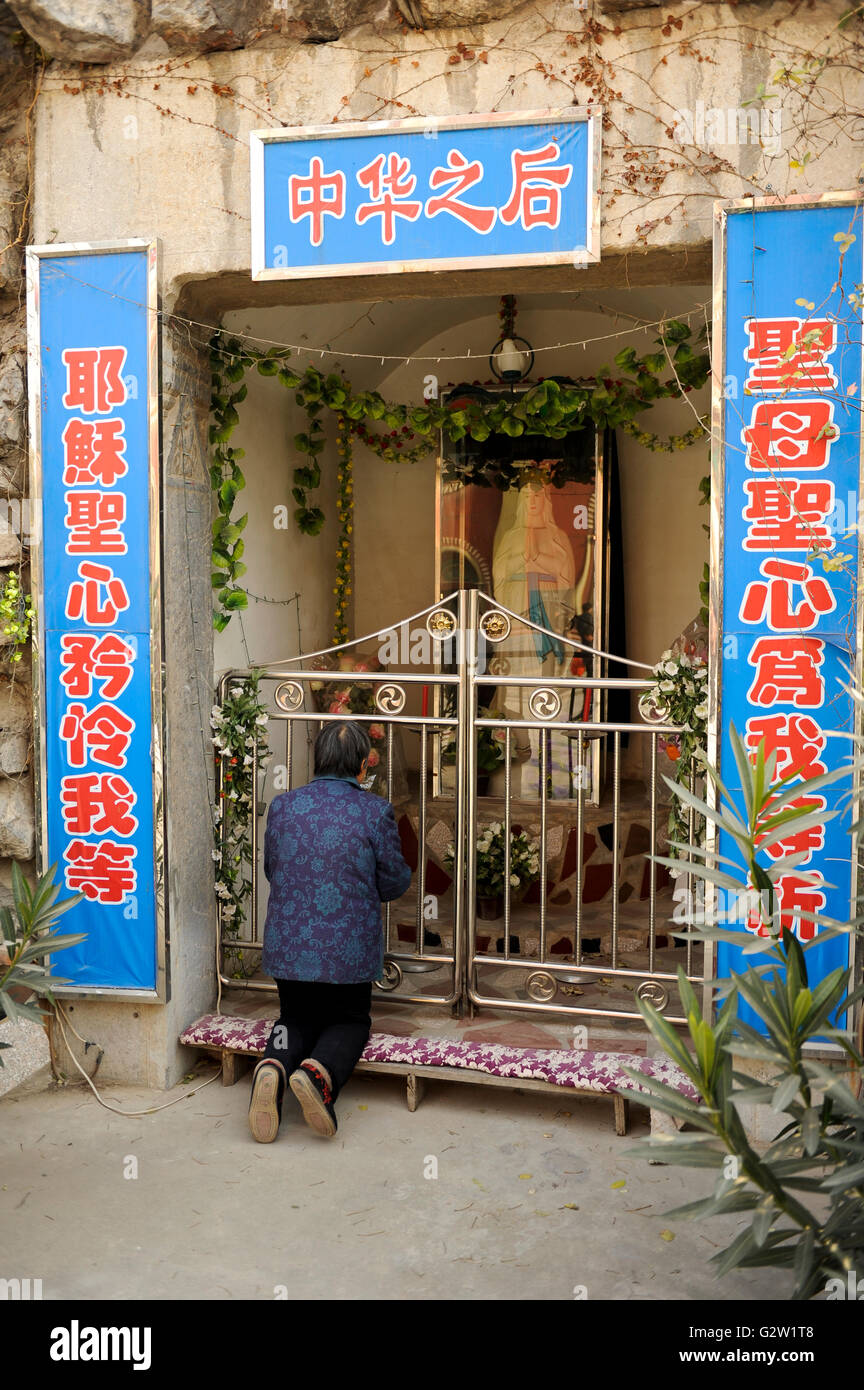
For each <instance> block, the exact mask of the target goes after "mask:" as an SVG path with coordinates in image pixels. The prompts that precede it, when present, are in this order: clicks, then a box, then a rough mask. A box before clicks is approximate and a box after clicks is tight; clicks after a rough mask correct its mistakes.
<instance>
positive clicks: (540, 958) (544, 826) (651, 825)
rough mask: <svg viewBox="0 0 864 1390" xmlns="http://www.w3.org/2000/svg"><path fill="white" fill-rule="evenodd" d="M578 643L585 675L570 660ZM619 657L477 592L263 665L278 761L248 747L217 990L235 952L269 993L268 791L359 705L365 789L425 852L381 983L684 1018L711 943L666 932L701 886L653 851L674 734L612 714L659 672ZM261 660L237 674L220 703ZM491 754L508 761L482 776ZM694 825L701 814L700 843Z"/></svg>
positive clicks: (386, 916) (556, 1009) (231, 974)
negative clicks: (381, 798) (250, 797)
mask: <svg viewBox="0 0 864 1390" xmlns="http://www.w3.org/2000/svg"><path fill="white" fill-rule="evenodd" d="M374 644H377V648H376V650H374V651H373V653H372V659H371V660H370V659H369V653H368V650H367V652H366V657H367V659H366V660H365V661H364V660H358V656H357V654H358V653H362V652H363V649H364V648H366V649H368V648H369V647H370V645H374ZM574 656H575V657H577V658H578V659H579V662H580V664H581V663H582V662H583V661H584V663H585V667H586V670H585V672H580V674H574V673H573V670H572V666H573V661H572V658H573V657H574ZM550 657H551V658H552V659H551V660H550ZM382 658H383V660H382ZM609 659H611V660H615V661H618V660H620V659H619V658H610V657H609V655H608V654H607V653H602V652H597V651H595V650H594V649H592V648H588V647H586V646H585V645H584V644H581V643H579V642H577V641H576V640H575V639H572V638H568V637H564V636H561V635H560V634H558V633H554V632H551V631H549V630H548V629H546V628H544V627H542V626H540V625H539V624H537V623H534V622H532V621H531V620H530V619H527V618H523V617H520V616H519V615H518V614H515V613H512V612H510V611H509V610H508V609H506V608H504V607H502V605H500V604H499V603H497V602H496V601H495V600H493V599H491V598H489V597H488V596H487V595H486V594H484V593H482V592H479V591H477V590H469V589H465V590H460V591H459V592H458V593H455V594H453V595H452V596H451V597H450V598H448V599H446V600H444V601H442V602H439V603H437V604H434V605H432V606H431V607H430V608H428V609H425V610H423V611H422V612H420V613H418V614H414V615H413V616H412V617H411V618H408V619H406V620H405V621H404V622H402V623H400V624H399V625H398V627H394V628H388V629H385V630H383V631H381V632H378V633H373V634H370V635H367V636H366V637H362V638H357V639H354V640H353V641H351V642H347V643H345V644H343V645H342V646H339V647H333V648H330V649H328V650H326V651H323V652H318V653H312V654H310V655H308V656H304V657H302V658H296V659H293V660H291V661H288V662H281V663H277V664H274V665H273V666H268V667H266V668H256V670H255V672H254V673H255V674H257V675H258V676H259V677H260V687H259V688H260V690H261V692H262V698H263V699H264V700H265V702H266V704H267V707H268V720H269V722H268V739H269V746H270V750H271V753H272V755H273V756H272V760H271V762H270V764H269V766H268V767H267V768H266V770H260V769H259V767H258V748H257V745H256V747H255V748H253V750H252V757H253V765H252V770H253V777H254V780H255V785H256V786H257V787H258V796H259V800H258V808H257V809H258V814H257V815H256V816H255V817H254V818H253V825H252V871H251V894H250V897H249V909H248V912H247V919H246V922H245V924H243V925H242V927H241V928H240V930H239V931H238V930H237V929H233V930H229V929H228V927H227V924H226V923H225V922H224V921H221V920H220V926H219V973H220V978H221V981H222V983H223V985H228V986H230V985H236V984H238V982H239V981H238V972H237V970H236V969H232V965H233V966H236V964H237V962H238V961H240V962H245V964H244V965H243V966H242V969H241V971H240V976H241V979H242V983H243V986H244V987H245V988H252V989H263V990H270V989H275V986H274V985H273V983H272V981H270V980H269V979H268V978H267V977H264V976H263V975H261V973H260V971H258V970H257V968H256V953H258V952H260V950H261V946H262V933H263V923H264V916H265V910H266V903H265V894H266V880H265V879H264V875H263V869H262V863H261V860H262V847H263V826H264V818H265V816H266V811H267V807H268V805H269V802H270V800H271V799H272V797H273V795H276V794H278V793H279V792H280V791H281V790H289V789H290V788H292V787H296V786H300V785H302V784H303V783H305V782H306V781H308V780H309V778H310V777H311V775H312V767H311V746H312V743H313V742H314V738H315V735H316V734H317V732H318V730H319V729H320V728H322V727H323V725H324V723H325V722H327V721H328V720H338V719H344V718H346V717H347V718H351V719H355V720H357V721H358V722H359V723H362V724H363V725H365V726H366V727H367V730H369V731H371V733H372V734H373V735H374V737H375V740H376V743H375V745H374V746H375V748H376V750H377V756H378V762H377V764H376V768H375V771H374V773H373V777H372V780H373V782H374V786H373V787H372V789H373V790H377V791H380V792H381V793H382V794H385V795H387V796H388V797H389V798H390V800H391V801H393V803H394V806H395V810H396V816H397V821H398V822H399V825H400V833H401V834H402V837H403V848H404V849H405V851H406V856H407V857H408V858H409V861H410V862H412V867H413V875H412V882H411V887H410V888H409V890H408V891H407V893H406V894H405V895H404V897H403V898H401V899H399V900H398V901H397V902H394V903H387V904H385V905H384V907H383V910H382V931H383V934H384V954H385V966H384V974H383V978H382V980H381V981H379V982H378V984H377V989H378V991H379V993H380V994H382V995H386V996H388V997H389V998H390V999H392V1000H398V1001H401V1002H404V1003H411V1004H415V1005H416V1004H427V1005H430V1006H437V1007H439V1008H440V1007H443V1006H449V1007H450V1008H452V1009H453V1011H454V1012H456V1013H459V1014H461V1013H463V1012H465V1011H466V1010H467V1011H468V1012H474V1011H477V1010H480V1009H482V1008H483V1006H490V1007H494V1008H495V1009H496V1010H500V1009H503V1010H505V1011H511V1010H512V1011H523V1012H531V1013H535V1014H537V1013H546V1014H557V1015H573V1016H580V1015H600V1016H606V1017H608V1018H618V1019H639V1018H640V1014H639V1011H638V1008H637V1005H636V1002H635V999H634V998H633V995H634V993H639V994H640V995H641V996H643V997H646V998H649V999H650V1000H651V1001H652V1002H653V1003H654V1004H655V1005H656V1006H657V1007H659V1008H660V1009H662V1010H663V1011H665V1013H666V1016H667V1017H668V1018H669V1019H670V1021H674V1022H679V1021H683V1019H682V1018H681V1013H680V1003H679V1000H678V990H677V967H678V965H679V964H680V965H683V966H684V967H685V971H686V974H687V976H688V978H689V979H690V980H691V981H692V982H693V983H694V984H696V983H700V982H701V983H702V984H703V986H704V983H705V981H706V979H707V978H708V975H709V973H710V971H709V961H708V960H707V958H706V959H705V960H703V948H702V947H701V946H699V945H697V944H694V943H693V942H692V941H688V942H687V943H686V944H684V945H681V944H680V943H678V942H676V941H675V940H674V939H673V938H672V937H671V935H670V930H679V931H680V922H681V921H682V920H683V915H682V910H681V905H682V904H684V905H685V910H686V907H687V905H692V902H693V897H692V892H693V890H694V883H693V882H692V881H691V879H690V876H689V875H687V874H686V870H685V871H684V873H683V874H682V876H681V877H680V878H678V879H677V880H676V881H674V883H673V884H669V883H664V881H663V871H662V870H660V871H658V867H657V865H656V864H654V863H653V862H652V861H651V860H650V858H649V857H648V856H649V854H650V853H651V852H652V851H654V852H660V853H662V852H664V850H665V820H666V814H667V810H668V795H667V803H666V804H665V805H664V802H663V797H662V792H663V791H664V788H663V785H662V782H661V778H660V777H659V774H658V765H659V759H660V758H661V757H663V758H665V753H664V752H662V750H661V747H660V745H661V744H662V745H663V747H665V744H666V742H667V741H668V739H669V737H670V736H671V735H673V734H675V733H676V732H678V731H677V730H676V729H675V728H674V726H672V725H668V724H659V723H649V722H647V721H646V720H645V719H643V718H642V717H641V716H640V715H638V714H637V717H636V718H635V719H633V718H631V719H630V720H629V721H627V720H625V721H623V722H621V721H619V722H612V721H610V720H609V719H608V718H607V717H606V715H607V700H608V696H609V693H610V692H611V691H612V690H615V689H617V690H626V691H628V692H631V699H634V698H635V697H638V695H639V694H640V693H644V691H645V690H647V689H648V688H649V687H650V686H651V684H652V682H651V681H650V680H646V679H644V678H629V677H628V678H623V677H610V676H608V675H607V674H606V673H605V672H606V666H607V661H608V660H609ZM376 664H377V665H378V667H379V669H370V667H371V666H373V665H376ZM625 664H626V663H625ZM357 666H359V667H360V668H362V669H354V668H355V667H357ZM532 667H533V668H534V669H533V670H532ZM550 668H551V672H550ZM588 668H590V671H591V674H587V669H588ZM250 674H253V672H252V671H250V670H233V671H229V672H227V673H226V674H225V675H224V676H223V677H222V678H221V680H220V683H219V695H218V698H219V700H220V702H221V701H222V700H224V698H225V695H226V692H227V691H228V690H229V689H230V687H231V685H232V683H235V684H236V682H237V681H238V680H239V679H242V678H243V677H246V676H248V675H250ZM346 690H347V691H348V694H347V698H346V694H345V692H346ZM488 692H492V699H491V702H490V698H489V694H488ZM481 697H483V698H481ZM628 744H629V747H627V746H626V745H628ZM490 748H491V750H492V752H491V753H490V752H489V750H490ZM496 750H497V752H496ZM640 753H641V756H640ZM490 756H491V757H493V759H494V758H496V757H498V758H499V759H500V764H499V765H498V766H497V768H496V770H495V771H494V772H492V773H489V774H488V778H489V780H490V782H491V785H486V782H485V781H484V769H483V763H484V760H486V761H488V758H489V757H490ZM667 766H668V764H667ZM634 769H635V773H636V775H635V776H634ZM224 771H225V769H224V768H223V767H222V766H221V765H220V766H219V769H218V773H217V776H218V779H219V782H220V785H219V786H218V787H217V791H221V790H222V786H221V781H222V778H223V776H224ZM692 829H693V826H692V814H691V835H690V837H689V838H690V840H691V842H692V839H693V835H692ZM519 837H523V838H521V839H520V838H519ZM493 843H497V845H498V846H499V847H502V846H503V852H504V854H505V856H506V861H507V862H506V870H507V871H506V872H504V874H503V884H502V888H503V891H502V892H501V893H500V899H499V900H496V901H493V902H491V903H490V902H487V901H485V900H484V899H483V896H482V894H480V893H478V891H476V889H477V886H478V870H482V869H483V865H484V863H485V862H487V861H486V860H484V856H486V855H489V853H490V851H489V848H488V847H489V845H491V844H493ZM526 843H527V845H528V846H529V848H528V849H527V850H526V849H524V846H525V845H526ZM520 846H522V847H523V849H522V851H521V852H522V854H523V859H524V856H525V855H526V854H527V855H528V856H529V858H530V857H533V859H534V861H536V862H535V871H534V878H533V881H532V882H531V883H530V885H529V887H528V890H527V892H526V891H525V885H524V884H523V883H522V882H521V881H519V882H518V883H516V884H514V883H513V881H512V880H513V878H514V877H515V878H517V879H518V878H519V875H518V874H516V875H513V874H511V872H510V870H511V868H512V864H511V862H510V860H511V859H512V857H513V856H514V855H515V854H517V853H518V852H520V850H519V847H520ZM598 846H602V851H601V852H600V853H599V854H598ZM508 847H509V849H508ZM595 859H599V860H600V861H602V862H599V863H598V862H594V861H595ZM489 862H491V860H490V861H489ZM481 876H482V875H481ZM637 881H638V882H637ZM673 887H674V889H675V892H674V896H673V891H672V890H673ZM598 890H603V891H600V892H599V897H598ZM688 895H689V896H688ZM634 899H635V901H634ZM670 919H671V920H670ZM250 961H251V965H250Z"/></svg>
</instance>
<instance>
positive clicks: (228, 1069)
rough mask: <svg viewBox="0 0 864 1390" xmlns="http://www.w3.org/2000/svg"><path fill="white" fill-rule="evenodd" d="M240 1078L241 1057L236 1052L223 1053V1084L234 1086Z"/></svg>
mask: <svg viewBox="0 0 864 1390" xmlns="http://www.w3.org/2000/svg"><path fill="white" fill-rule="evenodd" d="M239 1078H240V1058H239V1057H238V1055H237V1053H236V1052H223V1053H222V1085H223V1086H233V1085H234V1083H235V1082H236V1081H238V1080H239Z"/></svg>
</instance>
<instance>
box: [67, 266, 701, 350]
mask: <svg viewBox="0 0 864 1390" xmlns="http://www.w3.org/2000/svg"><path fill="white" fill-rule="evenodd" d="M49 269H50V271H51V272H52V273H54V274H57V275H63V276H65V277H66V278H67V279H69V280H74V281H75V282H76V283H77V284H80V285H83V286H85V287H86V288H87V289H94V290H97V291H98V292H99V293H100V294H105V295H107V296H108V298H109V299H119V300H121V301H122V302H123V303H125V304H131V305H133V307H135V308H138V309H144V310H146V311H148V312H150V313H154V314H156V315H157V316H158V317H159V318H161V319H162V320H163V321H167V322H170V323H175V324H183V325H185V326H186V327H188V328H200V329H204V330H205V331H206V332H207V333H208V334H209V335H211V336H212V335H213V334H219V333H224V334H225V335H226V337H230V338H231V339H233V340H234V341H235V342H241V343H249V344H250V345H251V344H253V343H257V344H260V345H262V346H263V347H265V348H268V349H270V348H278V349H279V351H280V352H283V353H286V354H290V353H295V352H297V353H300V352H304V353H306V354H307V355H308V356H310V357H318V358H324V357H335V358H339V359H342V358H351V359H358V360H362V361H366V362H380V364H381V366H382V367H383V366H384V365H385V364H386V363H387V362H401V363H402V364H403V365H404V366H406V367H407V366H409V365H410V364H411V363H412V362H434V363H436V364H438V363H441V362H481V361H485V359H486V356H487V353H486V352H485V351H484V352H473V353H472V352H471V351H470V349H469V350H468V351H467V352H460V353H455V354H445V353H440V354H438V353H418V354H414V353H410V354H407V355H406V354H405V353H380V352H350V351H346V350H345V349H337V348H329V347H320V346H319V347H311V346H309V345H308V344H305V343H285V342H280V341H279V340H278V339H276V338H264V337H262V336H261V335H260V334H256V333H240V332H235V331H234V330H233V329H232V330H229V329H226V328H225V327H224V326H223V325H221V324H213V323H205V322H203V321H202V320H201V319H192V318H187V317H186V316H185V315H183V314H175V313H173V312H171V313H167V314H166V313H165V312H164V311H163V310H161V309H150V308H149V306H148V305H146V304H142V303H140V302H139V301H138V300H137V299H131V298H129V297H128V296H126V295H121V294H117V293H116V292H115V291H111V290H106V289H104V288H103V287H102V286H101V285H91V284H90V282H89V281H87V280H83V279H81V278H80V277H79V276H77V275H72V274H70V272H69V271H67V270H63V269H62V268H61V267H59V266H56V265H55V266H51V265H50V262H48V261H46V260H43V261H42V271H43V273H45V272H46V271H48V270H49ZM706 307H707V301H706V303H705V304H703V303H699V304H696V305H694V306H693V308H692V309H687V310H685V311H684V312H683V313H676V314H674V315H669V314H667V315H665V316H664V317H663V318H660V319H654V320H652V321H650V322H648V323H642V324H639V325H634V324H631V325H629V326H628V327H627V328H621V329H618V330H617V331H615V332H613V333H600V334H598V335H597V336H596V337H593V338H578V339H575V340H573V341H571V342H563V343H547V344H545V345H543V346H541V347H535V348H534V353H535V356H536V355H538V354H539V353H541V352H563V351H565V350H567V349H569V348H583V349H585V348H588V347H590V346H591V345H592V344H593V343H605V342H609V341H611V340H612V339H615V338H627V337H630V335H631V334H633V333H647V332H649V331H650V330H651V329H662V328H663V327H664V325H665V324H667V323H668V322H669V320H670V318H675V319H676V320H678V321H679V322H681V321H682V320H683V321H684V322H686V323H687V324H688V325H689V323H690V320H691V319H692V318H693V317H694V315H695V316H697V317H699V318H700V319H702V320H703V321H704V318H705V312H706ZM613 312H614V311H613ZM219 350H220V349H219V348H218V345H217V351H219ZM231 355H232V356H234V357H236V356H237V355H238V354H237V353H236V352H232V354H231Z"/></svg>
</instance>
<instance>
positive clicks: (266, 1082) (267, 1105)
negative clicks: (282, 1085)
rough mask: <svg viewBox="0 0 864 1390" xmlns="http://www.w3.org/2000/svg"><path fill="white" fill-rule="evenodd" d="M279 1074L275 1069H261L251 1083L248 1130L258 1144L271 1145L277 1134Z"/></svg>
mask: <svg viewBox="0 0 864 1390" xmlns="http://www.w3.org/2000/svg"><path fill="white" fill-rule="evenodd" d="M278 1095H279V1073H278V1071H277V1069H276V1068H275V1067H262V1068H261V1070H260V1071H259V1073H258V1075H257V1076H256V1077H255V1080H254V1081H253V1082H252V1099H251V1101H250V1102H249V1129H250V1130H251V1132H252V1138H253V1139H254V1140H255V1141H256V1142H257V1143H259V1144H272V1143H273V1140H274V1139H275V1138H276V1135H277V1134H278V1133H279V1107H278V1105H277V1103H276V1101H277V1097H278Z"/></svg>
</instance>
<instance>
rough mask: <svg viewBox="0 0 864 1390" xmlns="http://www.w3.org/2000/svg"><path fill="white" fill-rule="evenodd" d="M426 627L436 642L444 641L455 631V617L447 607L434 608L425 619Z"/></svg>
mask: <svg viewBox="0 0 864 1390" xmlns="http://www.w3.org/2000/svg"><path fill="white" fill-rule="evenodd" d="M426 629H427V631H428V632H429V633H430V634H431V636H432V637H434V638H435V641H436V642H446V640H447V638H448V637H449V636H450V635H451V633H453V632H455V631H456V619H455V617H454V615H453V614H452V613H451V612H450V611H449V609H447V608H436V609H435V610H434V612H432V613H430V614H429V617H428V618H427V619H426Z"/></svg>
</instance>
